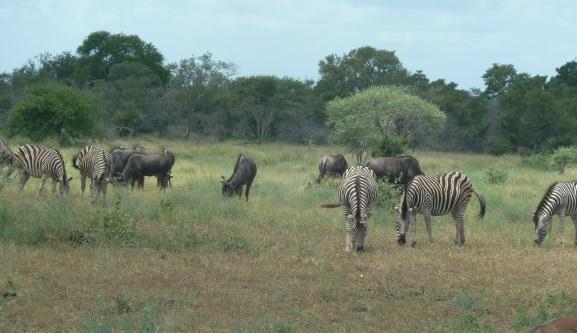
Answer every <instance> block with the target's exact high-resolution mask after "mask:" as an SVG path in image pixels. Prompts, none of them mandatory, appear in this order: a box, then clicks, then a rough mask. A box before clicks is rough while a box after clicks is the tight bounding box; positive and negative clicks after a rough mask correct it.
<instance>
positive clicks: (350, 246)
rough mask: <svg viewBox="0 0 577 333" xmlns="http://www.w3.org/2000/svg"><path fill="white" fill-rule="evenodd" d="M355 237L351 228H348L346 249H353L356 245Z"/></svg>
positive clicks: (348, 250) (349, 250)
mask: <svg viewBox="0 0 577 333" xmlns="http://www.w3.org/2000/svg"><path fill="white" fill-rule="evenodd" d="M353 238H354V235H353V232H352V231H350V230H347V241H346V244H345V251H347V252H351V251H352V250H353V245H354V241H353Z"/></svg>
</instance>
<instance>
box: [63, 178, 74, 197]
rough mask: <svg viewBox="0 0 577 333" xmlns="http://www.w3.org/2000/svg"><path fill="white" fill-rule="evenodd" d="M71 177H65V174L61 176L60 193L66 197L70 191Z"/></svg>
mask: <svg viewBox="0 0 577 333" xmlns="http://www.w3.org/2000/svg"><path fill="white" fill-rule="evenodd" d="M71 180H72V177H70V178H66V175H63V176H62V181H61V182H60V195H61V196H62V197H66V196H67V195H68V192H69V191H70V181H71Z"/></svg>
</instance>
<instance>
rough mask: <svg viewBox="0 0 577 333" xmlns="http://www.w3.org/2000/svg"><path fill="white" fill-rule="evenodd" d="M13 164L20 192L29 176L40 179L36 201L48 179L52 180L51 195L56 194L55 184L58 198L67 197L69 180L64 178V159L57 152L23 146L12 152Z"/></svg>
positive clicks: (29, 145) (33, 146)
mask: <svg viewBox="0 0 577 333" xmlns="http://www.w3.org/2000/svg"><path fill="white" fill-rule="evenodd" d="M13 159H14V164H15V166H16V168H18V169H20V191H22V190H24V185H26V182H27V181H28V179H30V176H33V177H36V178H40V177H41V178H42V180H41V182H40V187H38V191H37V192H36V196H35V199H38V196H39V195H40V192H41V191H42V189H43V188H44V183H46V180H47V179H48V177H50V178H52V193H54V192H56V183H60V196H62V197H65V196H66V195H68V191H69V189H70V181H71V180H72V177H71V178H67V176H66V167H65V165H64V159H63V158H62V155H61V154H60V152H59V151H58V150H55V149H50V148H45V147H42V146H37V145H32V144H28V145H23V146H20V147H18V149H16V151H14V157H13Z"/></svg>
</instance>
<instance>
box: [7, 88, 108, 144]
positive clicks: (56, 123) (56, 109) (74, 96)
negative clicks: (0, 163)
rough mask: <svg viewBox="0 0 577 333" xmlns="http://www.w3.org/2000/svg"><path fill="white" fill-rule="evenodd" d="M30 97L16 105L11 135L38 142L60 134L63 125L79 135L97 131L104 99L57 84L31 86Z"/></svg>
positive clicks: (11, 122) (67, 129)
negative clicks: (22, 136)
mask: <svg viewBox="0 0 577 333" xmlns="http://www.w3.org/2000/svg"><path fill="white" fill-rule="evenodd" d="M27 91H28V96H27V97H25V98H24V99H22V100H21V101H20V102H19V103H18V104H16V105H15V106H14V107H13V109H12V112H11V115H10V118H9V120H8V126H7V128H8V132H9V134H10V135H17V134H20V135H24V136H27V137H29V138H31V139H32V140H34V141H39V140H42V139H44V138H46V137H47V136H52V135H54V136H55V135H58V134H60V132H61V130H62V129H63V128H65V129H66V131H68V132H69V133H70V134H72V135H75V136H92V135H95V134H97V130H96V124H97V120H98V119H100V117H102V116H101V115H102V110H103V106H102V105H103V103H102V101H101V100H100V99H98V98H96V97H94V96H92V95H89V94H87V93H83V92H81V91H79V90H77V89H75V88H71V87H67V86H63V85H58V84H55V83H48V82H45V83H42V84H36V85H32V86H30V87H29V88H28V89H27Z"/></svg>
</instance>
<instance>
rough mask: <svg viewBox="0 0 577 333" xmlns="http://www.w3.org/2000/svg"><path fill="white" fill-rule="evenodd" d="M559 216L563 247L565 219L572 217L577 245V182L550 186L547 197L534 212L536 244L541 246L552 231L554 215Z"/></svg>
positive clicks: (545, 196) (544, 197) (546, 193)
mask: <svg viewBox="0 0 577 333" xmlns="http://www.w3.org/2000/svg"><path fill="white" fill-rule="evenodd" d="M555 214H557V215H559V233H560V236H561V245H562V246H563V245H564V243H565V241H564V239H563V232H564V226H563V218H564V217H565V216H571V219H572V220H573V224H574V225H575V245H577V182H575V181H568V182H562V183H553V184H551V185H550V186H549V188H548V189H547V191H546V192H545V195H544V196H543V198H542V199H541V201H540V202H539V205H537V209H536V210H535V211H534V212H533V222H534V223H535V238H534V242H535V244H537V245H539V244H541V243H542V242H543V240H544V239H545V236H547V233H548V232H549V231H550V230H551V219H552V218H553V215H555Z"/></svg>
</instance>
